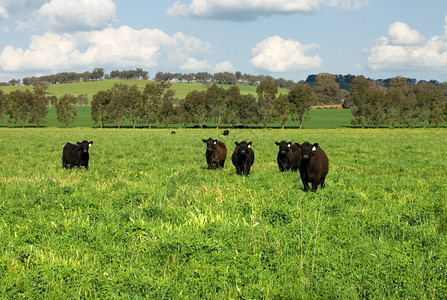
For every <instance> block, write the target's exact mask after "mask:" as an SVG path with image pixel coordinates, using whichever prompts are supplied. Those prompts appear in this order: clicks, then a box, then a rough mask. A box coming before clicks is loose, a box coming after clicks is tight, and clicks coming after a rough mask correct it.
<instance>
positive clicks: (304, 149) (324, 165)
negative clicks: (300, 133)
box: [296, 142, 329, 192]
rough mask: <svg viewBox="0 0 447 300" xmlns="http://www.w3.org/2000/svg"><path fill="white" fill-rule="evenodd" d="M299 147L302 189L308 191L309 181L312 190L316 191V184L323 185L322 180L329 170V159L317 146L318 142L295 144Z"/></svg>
mask: <svg viewBox="0 0 447 300" xmlns="http://www.w3.org/2000/svg"><path fill="white" fill-rule="evenodd" d="M296 145H298V146H299V147H300V149H301V164H300V176H301V181H302V182H303V185H304V191H306V192H308V191H309V182H310V183H311V184H312V192H316V191H317V187H318V185H320V186H321V188H323V187H324V180H325V179H326V175H327V173H328V172H329V159H328V157H327V155H326V153H325V152H324V151H323V149H321V148H320V147H319V146H318V143H315V144H313V145H312V144H310V143H309V142H304V143H302V144H301V145H300V144H296Z"/></svg>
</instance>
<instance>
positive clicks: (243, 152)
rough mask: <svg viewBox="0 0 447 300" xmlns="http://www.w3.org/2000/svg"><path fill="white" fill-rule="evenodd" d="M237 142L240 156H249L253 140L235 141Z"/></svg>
mask: <svg viewBox="0 0 447 300" xmlns="http://www.w3.org/2000/svg"><path fill="white" fill-rule="evenodd" d="M234 143H235V144H236V148H237V153H238V155H240V156H247V154H248V149H250V148H251V142H248V143H247V142H246V141H242V142H240V143H238V142H234Z"/></svg>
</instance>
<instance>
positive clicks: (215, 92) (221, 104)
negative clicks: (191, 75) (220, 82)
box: [206, 83, 226, 129]
mask: <svg viewBox="0 0 447 300" xmlns="http://www.w3.org/2000/svg"><path fill="white" fill-rule="evenodd" d="M225 101H226V97H225V89H224V88H222V87H219V86H217V84H215V83H214V84H213V85H212V86H210V87H209V88H208V89H207V91H206V103H207V106H208V110H209V118H210V120H211V121H213V122H215V123H216V128H217V129H219V127H220V122H221V119H222V117H223V116H224V115H225V109H226V102H225Z"/></svg>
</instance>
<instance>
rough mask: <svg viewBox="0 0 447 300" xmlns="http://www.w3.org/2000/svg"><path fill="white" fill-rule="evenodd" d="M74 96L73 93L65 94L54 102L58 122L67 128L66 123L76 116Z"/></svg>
mask: <svg viewBox="0 0 447 300" xmlns="http://www.w3.org/2000/svg"><path fill="white" fill-rule="evenodd" d="M75 105H76V98H75V97H74V96H73V95H70V94H65V95H63V96H62V97H60V98H59V100H58V101H57V103H56V114H57V119H58V120H59V122H61V123H63V124H65V127H67V128H68V124H70V123H73V121H74V120H75V118H76V115H77V111H76V107H75Z"/></svg>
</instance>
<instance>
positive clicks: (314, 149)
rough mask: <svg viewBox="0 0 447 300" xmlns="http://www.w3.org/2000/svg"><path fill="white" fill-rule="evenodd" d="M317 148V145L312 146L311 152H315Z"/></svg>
mask: <svg viewBox="0 0 447 300" xmlns="http://www.w3.org/2000/svg"><path fill="white" fill-rule="evenodd" d="M317 147H318V143H315V144H313V145H312V151H316V150H317Z"/></svg>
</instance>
